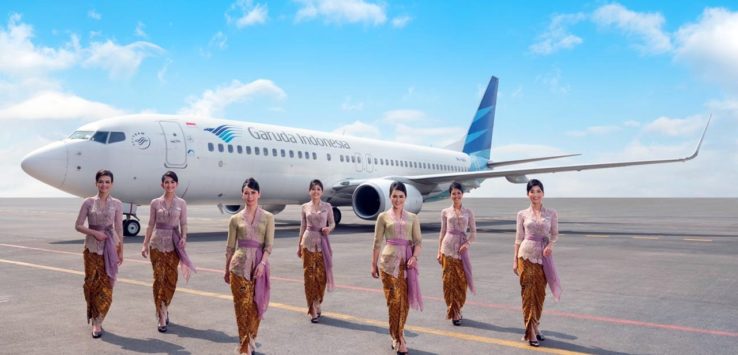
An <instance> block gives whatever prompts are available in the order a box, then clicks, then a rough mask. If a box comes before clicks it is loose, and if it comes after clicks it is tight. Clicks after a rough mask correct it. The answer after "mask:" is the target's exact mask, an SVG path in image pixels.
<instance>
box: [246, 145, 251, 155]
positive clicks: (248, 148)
mask: <svg viewBox="0 0 738 355" xmlns="http://www.w3.org/2000/svg"><path fill="white" fill-rule="evenodd" d="M246 154H248V155H251V146H248V145H247V146H246Z"/></svg>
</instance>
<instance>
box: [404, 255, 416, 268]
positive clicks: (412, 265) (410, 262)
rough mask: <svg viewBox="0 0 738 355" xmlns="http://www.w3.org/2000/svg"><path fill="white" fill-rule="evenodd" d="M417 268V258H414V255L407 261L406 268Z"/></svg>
mask: <svg viewBox="0 0 738 355" xmlns="http://www.w3.org/2000/svg"><path fill="white" fill-rule="evenodd" d="M417 266H418V258H416V257H415V255H413V256H411V257H410V259H408V260H407V268H408V269H414V268H416V267H417Z"/></svg>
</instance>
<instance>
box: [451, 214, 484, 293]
mask: <svg viewBox="0 0 738 355" xmlns="http://www.w3.org/2000/svg"><path fill="white" fill-rule="evenodd" d="M446 234H452V235H456V236H459V238H460V239H461V244H462V245H463V244H464V243H466V242H467V239H466V233H464V232H462V231H460V230H456V229H451V230H448V231H446ZM459 256H461V263H462V264H463V265H464V276H466V285H467V286H469V290H470V291H471V292H472V293H473V294H475V295H476V294H477V289H476V288H475V287H474V279H473V278H472V267H471V259H470V258H469V248H466V250H464V251H463V252H461V251H459Z"/></svg>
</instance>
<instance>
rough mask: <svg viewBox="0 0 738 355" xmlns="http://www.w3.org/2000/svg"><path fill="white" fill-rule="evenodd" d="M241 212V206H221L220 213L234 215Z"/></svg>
mask: <svg viewBox="0 0 738 355" xmlns="http://www.w3.org/2000/svg"><path fill="white" fill-rule="evenodd" d="M240 210H241V205H223V207H222V208H221V211H222V212H223V213H228V214H236V213H238V211H240Z"/></svg>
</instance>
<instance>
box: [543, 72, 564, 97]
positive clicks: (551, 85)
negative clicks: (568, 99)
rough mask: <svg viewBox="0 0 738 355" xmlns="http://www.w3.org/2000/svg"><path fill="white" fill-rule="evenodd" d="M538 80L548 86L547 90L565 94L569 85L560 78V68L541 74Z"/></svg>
mask: <svg viewBox="0 0 738 355" xmlns="http://www.w3.org/2000/svg"><path fill="white" fill-rule="evenodd" d="M538 80H539V81H540V82H542V83H543V84H544V85H545V86H547V87H548V90H549V91H551V92H552V93H554V94H559V95H567V94H569V90H571V87H570V86H569V85H568V84H564V83H563V82H562V80H561V70H560V69H558V68H556V69H554V70H553V71H552V72H550V73H547V74H544V75H541V76H539V77H538Z"/></svg>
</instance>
